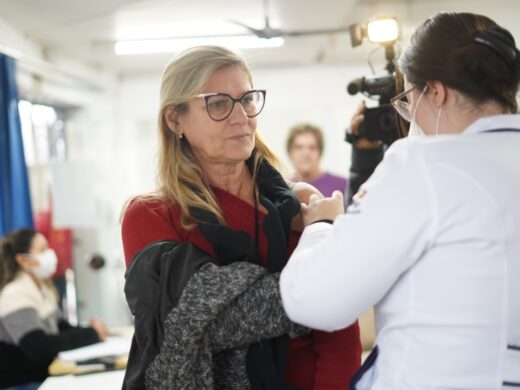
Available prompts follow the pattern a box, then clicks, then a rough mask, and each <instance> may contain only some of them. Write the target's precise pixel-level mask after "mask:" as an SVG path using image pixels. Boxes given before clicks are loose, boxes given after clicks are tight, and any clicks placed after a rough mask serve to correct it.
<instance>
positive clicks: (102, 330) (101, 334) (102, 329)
mask: <svg viewBox="0 0 520 390" xmlns="http://www.w3.org/2000/svg"><path fill="white" fill-rule="evenodd" d="M90 327H91V328H93V329H94V330H95V331H96V333H97V335H98V338H99V340H100V341H105V340H106V338H107V337H108V328H107V326H106V325H105V324H104V323H103V322H101V321H98V320H96V319H95V318H92V319H91V320H90Z"/></svg>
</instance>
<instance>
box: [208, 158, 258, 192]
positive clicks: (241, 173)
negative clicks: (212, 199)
mask: <svg viewBox="0 0 520 390" xmlns="http://www.w3.org/2000/svg"><path fill="white" fill-rule="evenodd" d="M203 169H204V173H205V174H206V177H207V178H208V181H209V183H210V184H211V185H212V186H215V187H217V188H220V189H222V190H224V191H227V192H229V193H230V194H233V195H235V196H237V197H239V198H248V197H250V195H251V194H252V188H253V181H252V178H251V174H250V172H249V170H248V169H247V166H246V164H245V163H244V162H239V163H232V164H227V163H226V164H211V165H206V166H203Z"/></svg>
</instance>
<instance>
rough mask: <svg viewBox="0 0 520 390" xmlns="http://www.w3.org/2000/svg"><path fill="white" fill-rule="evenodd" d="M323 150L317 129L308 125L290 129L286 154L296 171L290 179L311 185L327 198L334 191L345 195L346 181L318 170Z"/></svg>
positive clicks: (303, 124)
mask: <svg viewBox="0 0 520 390" xmlns="http://www.w3.org/2000/svg"><path fill="white" fill-rule="evenodd" d="M323 149H324V142H323V132H322V130H321V129H320V128H319V127H317V126H314V125H311V124H309V123H302V124H299V125H296V126H294V127H292V128H291V129H290V131H289V137H288V138H287V153H288V154H289V158H290V159H291V162H292V164H293V166H294V169H295V170H296V172H295V174H294V176H293V178H292V179H293V181H295V182H298V181H303V182H306V183H309V184H312V185H313V186H314V187H316V188H317V189H318V190H319V191H320V192H321V193H322V194H323V195H324V196H327V197H330V196H332V193H333V192H334V191H336V190H339V191H341V192H342V193H344V194H345V193H346V190H347V179H346V178H344V177H341V176H336V175H333V174H331V173H327V172H323V171H322V170H321V168H320V160H321V156H322V155H323Z"/></svg>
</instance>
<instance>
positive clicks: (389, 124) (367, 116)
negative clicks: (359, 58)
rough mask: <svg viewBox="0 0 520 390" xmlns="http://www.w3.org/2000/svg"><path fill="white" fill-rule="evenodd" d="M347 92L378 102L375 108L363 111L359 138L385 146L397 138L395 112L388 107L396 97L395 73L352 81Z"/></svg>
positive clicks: (397, 130)
mask: <svg viewBox="0 0 520 390" xmlns="http://www.w3.org/2000/svg"><path fill="white" fill-rule="evenodd" d="M347 91H348V93H349V94H350V95H355V94H357V93H363V94H365V95H367V96H368V97H370V98H372V99H374V98H377V99H378V101H379V105H378V106H377V107H373V108H367V109H366V110H365V113H364V120H363V123H362V124H361V126H360V128H359V137H360V138H366V139H368V140H370V141H381V142H383V143H384V144H386V145H390V144H391V143H392V142H394V141H395V140H396V139H398V138H399V128H398V125H397V116H396V112H395V110H394V109H393V107H392V106H391V105H390V99H391V98H392V97H394V96H395V95H396V80H395V73H393V72H392V73H390V74H387V75H384V76H372V77H361V78H358V79H355V80H352V81H351V82H350V83H349V84H348V86H347Z"/></svg>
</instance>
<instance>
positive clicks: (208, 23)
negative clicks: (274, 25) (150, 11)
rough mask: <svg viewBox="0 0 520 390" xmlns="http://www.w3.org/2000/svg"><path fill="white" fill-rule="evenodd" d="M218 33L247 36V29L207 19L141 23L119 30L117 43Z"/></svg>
mask: <svg viewBox="0 0 520 390" xmlns="http://www.w3.org/2000/svg"><path fill="white" fill-rule="evenodd" d="M244 23H245V22H244ZM253 25H254V23H253ZM216 31H218V34H219V35H242V34H246V29H245V28H244V27H242V26H240V25H237V24H235V23H230V22H226V21H221V20H211V19H207V20H191V21H189V22H181V21H176V22H175V23H172V22H170V23H149V24H144V23H141V24H131V25H125V26H123V27H121V28H118V29H117V32H116V41H127V40H133V39H136V40H137V39H160V38H170V37H178V36H185V37H197V36H206V37H207V36H211V35H214V34H215V32H216Z"/></svg>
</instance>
